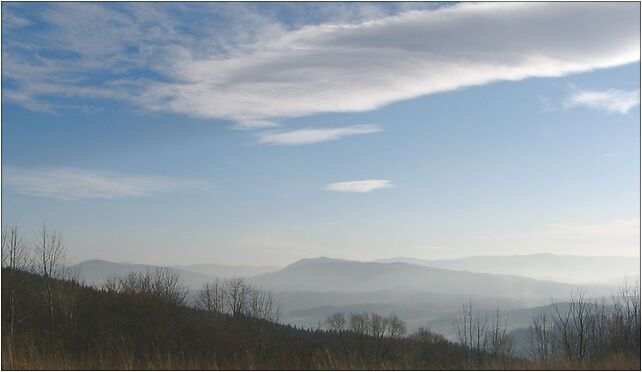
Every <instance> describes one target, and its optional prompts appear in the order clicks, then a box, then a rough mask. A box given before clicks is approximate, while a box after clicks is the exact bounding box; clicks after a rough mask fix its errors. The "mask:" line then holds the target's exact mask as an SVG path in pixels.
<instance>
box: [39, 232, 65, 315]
mask: <svg viewBox="0 0 642 372" xmlns="http://www.w3.org/2000/svg"><path fill="white" fill-rule="evenodd" d="M64 260H65V247H64V246H63V244H62V236H61V235H60V234H59V233H56V232H49V231H47V226H46V225H43V226H42V230H41V232H40V235H39V237H38V241H37V243H36V247H35V259H34V262H35V269H36V272H37V273H39V274H40V275H41V276H42V278H43V282H44V296H45V302H46V303H47V308H48V310H49V321H50V325H51V327H53V326H54V324H55V304H54V302H55V296H54V279H59V278H61V277H62V276H63V273H64V265H63V264H64Z"/></svg>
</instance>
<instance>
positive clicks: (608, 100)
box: [564, 89, 640, 114]
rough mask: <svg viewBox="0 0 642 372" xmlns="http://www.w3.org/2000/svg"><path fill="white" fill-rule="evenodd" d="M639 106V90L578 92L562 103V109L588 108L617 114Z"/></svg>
mask: <svg viewBox="0 0 642 372" xmlns="http://www.w3.org/2000/svg"><path fill="white" fill-rule="evenodd" d="M639 104H640V90H639V89H638V90H617V89H609V90H603V91H596V90H580V91H576V92H574V93H572V94H571V95H570V96H569V97H567V98H566V100H565V101H564V108H573V107H578V106H582V107H588V108H592V109H598V110H604V111H608V112H613V113H617V114H626V113H628V112H629V111H630V110H631V109H632V108H633V107H635V106H637V105H639Z"/></svg>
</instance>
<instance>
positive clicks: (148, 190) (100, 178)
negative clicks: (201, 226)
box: [2, 166, 209, 200]
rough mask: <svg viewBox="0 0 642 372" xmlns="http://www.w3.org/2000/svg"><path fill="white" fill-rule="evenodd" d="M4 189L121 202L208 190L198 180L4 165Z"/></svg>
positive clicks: (68, 197) (52, 196) (57, 197)
mask: <svg viewBox="0 0 642 372" xmlns="http://www.w3.org/2000/svg"><path fill="white" fill-rule="evenodd" d="M2 176H3V182H2V183H3V186H6V187H8V188H9V189H12V190H14V191H16V192H18V193H21V194H25V195H32V196H41V197H49V198H54V199H61V200H74V199H120V198H135V197H145V196H152V195H154V194H157V193H162V192H168V191H173V190H177V189H184V188H189V189H207V188H209V184H208V183H207V182H204V181H198V180H172V179H168V178H163V177H142V176H125V175H120V174H114V173H110V172H91V171H86V170H81V169H74V168H53V169H21V168H14V167H8V166H5V167H4V169H3V174H2Z"/></svg>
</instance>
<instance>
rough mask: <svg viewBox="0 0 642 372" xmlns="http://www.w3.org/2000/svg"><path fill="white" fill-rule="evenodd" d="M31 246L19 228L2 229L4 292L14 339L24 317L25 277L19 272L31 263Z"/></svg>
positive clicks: (8, 322) (14, 226)
mask: <svg viewBox="0 0 642 372" xmlns="http://www.w3.org/2000/svg"><path fill="white" fill-rule="evenodd" d="M29 255H30V252H29V246H28V245H27V244H25V242H24V238H23V235H22V234H21V233H20V231H19V229H18V226H16V225H12V226H9V227H6V228H4V229H2V267H3V269H5V270H4V273H3V280H4V283H3V290H4V291H6V293H5V295H6V297H5V298H6V303H5V304H4V305H5V306H6V309H7V317H8V319H7V324H8V326H9V334H10V336H11V337H12V338H13V336H14V330H15V326H16V323H17V322H19V321H20V320H21V319H22V317H21V316H19V315H18V308H19V306H20V303H21V299H22V289H23V288H22V287H23V285H24V277H23V276H21V275H19V273H18V272H17V271H18V270H26V269H27V266H28V263H29Z"/></svg>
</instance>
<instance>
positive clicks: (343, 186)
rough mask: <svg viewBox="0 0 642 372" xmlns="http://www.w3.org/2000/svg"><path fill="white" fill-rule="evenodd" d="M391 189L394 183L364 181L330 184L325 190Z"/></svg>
mask: <svg viewBox="0 0 642 372" xmlns="http://www.w3.org/2000/svg"><path fill="white" fill-rule="evenodd" d="M391 187H392V183H391V182H390V181H388V180H362V181H348V182H335V183H330V184H328V185H326V186H325V190H328V191H339V192H370V191H374V190H378V189H388V188H391Z"/></svg>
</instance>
